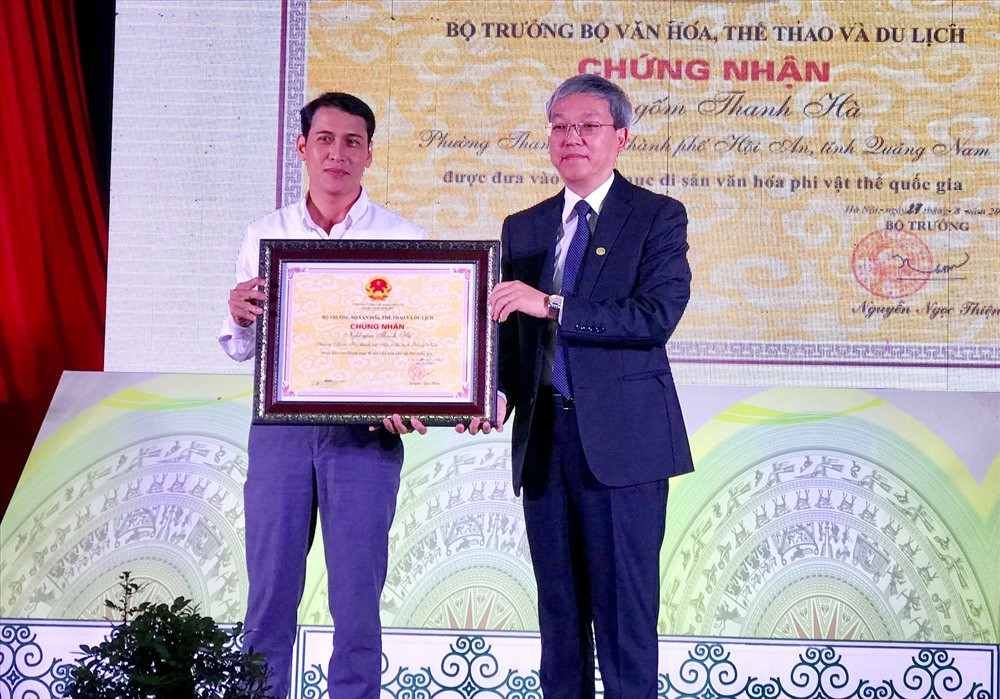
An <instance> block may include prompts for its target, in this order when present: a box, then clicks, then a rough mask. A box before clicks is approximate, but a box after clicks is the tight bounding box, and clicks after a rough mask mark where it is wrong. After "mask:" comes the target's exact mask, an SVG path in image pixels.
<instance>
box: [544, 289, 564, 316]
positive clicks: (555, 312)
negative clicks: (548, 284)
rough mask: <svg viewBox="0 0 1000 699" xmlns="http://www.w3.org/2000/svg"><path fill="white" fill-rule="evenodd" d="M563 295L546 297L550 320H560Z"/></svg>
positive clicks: (546, 307)
mask: <svg viewBox="0 0 1000 699" xmlns="http://www.w3.org/2000/svg"><path fill="white" fill-rule="evenodd" d="M562 307H563V297H562V296H558V295H556V294H552V295H551V296H546V297H545V309H546V310H547V311H548V312H549V320H559V313H560V312H561V311H562Z"/></svg>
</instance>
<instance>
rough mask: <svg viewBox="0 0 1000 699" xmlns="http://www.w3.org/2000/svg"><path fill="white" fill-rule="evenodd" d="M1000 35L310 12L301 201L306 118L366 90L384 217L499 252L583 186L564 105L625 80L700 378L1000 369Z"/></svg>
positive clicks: (511, 13) (338, 6) (879, 26)
mask: <svg viewBox="0 0 1000 699" xmlns="http://www.w3.org/2000/svg"><path fill="white" fill-rule="evenodd" d="M998 21H1000V12H998V10H997V7H996V4H995V3H990V2H976V1H973V0H970V1H969V2H870V1H869V0H864V1H860V0H859V1H854V0H837V1H836V2H833V1H831V2H819V1H817V2H739V1H736V2H727V3H705V2H689V1H687V0H666V1H662V2H614V3H611V2H604V3H601V2H552V1H534V0H525V1H521V2H509V3H504V4H503V5H502V6H501V7H500V8H498V6H497V5H496V3H490V2H433V3H430V2H417V1H406V0H395V1H394V2H387V3H376V2H323V1H320V0H313V1H311V2H307V1H306V0H287V3H286V21H285V26H286V27H287V28H288V31H287V37H286V42H285V51H286V62H285V65H286V73H285V76H284V77H285V83H284V90H285V99H284V102H283V112H284V120H283V135H282V139H283V144H284V151H283V152H284V157H283V162H282V163H281V166H282V168H283V176H282V177H281V182H280V192H279V194H280V198H281V199H283V200H284V201H285V202H287V201H290V200H293V199H295V198H297V197H298V196H300V195H301V192H302V187H303V183H302V175H301V168H300V165H299V163H298V161H297V159H296V158H295V155H294V150H293V144H294V138H295V136H296V135H297V133H298V124H297V114H296V110H297V108H298V106H300V105H301V104H302V103H303V102H304V101H305V100H307V99H309V98H311V97H313V96H315V95H316V94H318V93H319V92H322V91H324V90H328V89H342V90H349V91H354V92H357V93H358V94H360V95H362V96H364V97H365V98H366V99H368V100H370V102H371V103H372V104H373V105H374V106H375V109H376V112H377V114H378V116H379V119H380V122H379V124H380V125H379V130H380V132H379V135H378V136H377V138H376V143H377V150H376V164H375V167H374V168H373V170H372V172H371V173H370V174H369V175H368V180H367V184H368V186H369V188H370V189H371V190H372V191H373V192H374V193H375V196H376V197H377V198H378V199H381V200H383V201H386V202H387V203H388V204H389V206H390V207H392V208H394V209H396V210H397V211H400V212H402V213H403V214H405V215H407V216H409V217H412V218H414V219H415V220H417V221H418V222H419V223H421V224H422V225H424V226H425V227H426V228H427V229H428V230H429V231H431V233H432V235H433V236H435V237H440V238H492V237H496V236H497V235H498V233H499V230H500V222H501V221H502V219H503V217H504V216H505V215H507V214H509V213H511V212H513V211H516V210H518V209H521V208H524V207H526V206H528V205H530V204H532V203H534V202H536V201H538V200H540V199H541V198H543V197H545V196H549V195H550V194H552V193H555V192H556V191H558V189H559V187H560V184H559V182H558V179H557V177H556V175H555V172H554V170H553V168H552V166H551V165H550V164H549V162H548V157H547V151H546V138H545V130H544V125H545V121H546V119H545V114H544V104H545V101H546V99H547V98H548V96H549V95H550V94H551V92H552V90H553V89H554V88H555V86H556V85H558V83H559V82H560V81H561V80H562V79H564V78H566V77H568V76H570V75H573V74H576V73H581V72H582V73H594V74H599V75H604V76H606V77H608V78H611V79H612V80H615V81H616V82H618V83H619V84H621V85H622V86H623V87H624V88H625V90H626V91H627V92H628V93H629V94H630V96H631V98H632V101H633V103H634V105H635V107H636V118H635V123H634V127H633V129H632V138H631V144H630V146H629V149H628V150H627V151H626V152H625V153H624V154H623V155H622V156H621V158H620V159H619V167H620V169H621V171H622V172H623V174H625V175H626V176H627V177H629V178H630V179H632V180H633V181H635V182H637V183H641V184H643V185H644V186H647V187H649V188H650V189H653V190H656V191H660V192H665V193H668V194H670V195H671V196H674V197H676V198H678V199H680V200H681V201H683V202H684V203H685V204H686V205H687V207H688V212H689V215H690V218H691V225H690V234H691V241H690V242H691V260H692V265H693V270H694V289H693V294H692V301H691V305H690V307H689V308H688V311H687V315H686V316H685V319H684V322H683V323H682V324H681V326H680V328H679V329H678V331H677V333H676V335H675V338H674V340H673V342H672V343H671V355H672V357H673V358H674V359H675V360H679V361H691V362H720V361H732V362H736V363H737V364H745V363H771V364H773V363H789V364H806V365H811V366H812V367H814V373H813V379H812V381H811V383H818V382H820V381H819V380H818V377H823V381H822V383H827V382H832V383H837V382H838V378H837V377H838V376H839V377H841V379H840V381H841V382H842V383H850V381H849V380H848V379H846V378H845V377H847V376H848V370H845V369H844V368H843V366H844V365H849V366H855V367H857V366H864V365H876V366H879V365H882V366H889V367H903V366H923V367H932V368H938V369H941V370H942V371H941V375H945V374H944V370H946V369H947V368H955V367H996V366H997V365H998V364H1000V348H998V344H1000V343H998V340H1000V295H998V294H997V289H998V288H1000V271H998V270H1000V239H998V238H1000V225H998V222H1000V190H998V185H997V181H996V172H997V170H998V168H1000V139H998V132H997V122H996V118H995V117H996V105H997V104H998V103H1000V86H998V85H1000V84H998V82H997V80H996V75H995V67H996V60H995V58H996V55H997V52H998V50H1000V34H998V32H997V25H998ZM831 365H833V366H831ZM838 365H839V366H838ZM991 375H992V374H987V379H989V378H990V376H991ZM890 376H891V375H890ZM992 376H993V379H992V380H993V382H994V383H995V382H996V378H995V375H992ZM896 377H897V378H896V383H897V385H899V384H901V383H904V382H903V381H902V379H901V378H900V374H898V373H897V374H896ZM889 381H890V382H892V379H891V378H890V379H889Z"/></svg>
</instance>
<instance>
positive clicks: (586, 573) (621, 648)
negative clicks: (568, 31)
mask: <svg viewBox="0 0 1000 699" xmlns="http://www.w3.org/2000/svg"><path fill="white" fill-rule="evenodd" d="M547 114H548V121H549V124H548V133H549V156H550V158H551V160H552V164H553V165H555V167H556V170H558V171H559V174H560V175H561V176H562V179H563V182H564V183H565V185H566V188H565V189H564V190H563V191H561V192H560V193H559V194H557V195H556V196H554V197H552V198H551V199H547V200H545V201H543V202H541V203H540V204H537V205H535V206H533V207H531V208H530V209H527V210H526V211H522V212H520V213H516V214H514V215H512V216H510V217H508V218H507V220H506V221H505V222H504V226H503V235H502V243H501V244H502V253H501V268H502V271H503V279H504V281H502V282H501V283H500V284H498V285H497V286H496V287H495V288H494V290H493V299H492V307H491V311H492V316H493V318H494V319H496V320H499V321H501V326H500V385H501V387H502V389H503V392H504V394H505V396H506V404H507V405H509V406H510V407H511V408H512V409H514V411H515V415H514V429H513V437H512V443H513V478H514V490H515V492H519V491H521V490H522V489H523V501H524V515H525V522H526V527H527V534H528V543H529V545H530V548H531V559H532V563H533V566H534V570H535V578H536V580H537V583H538V620H539V628H540V630H541V638H542V659H541V683H542V689H543V692H544V694H545V699H562V698H564V697H565V698H567V699H570V698H571V699H579V698H580V697H593V696H594V691H595V690H594V636H595V635H596V642H597V659H598V664H599V665H600V668H601V679H602V681H603V684H604V696H605V697H608V699H619V698H621V699H633V698H636V699H638V698H642V699H646V698H650V699H652V698H654V697H656V687H657V634H656V621H657V614H658V611H659V602H660V599H659V595H660V580H659V555H660V547H661V545H662V542H663V531H664V521H665V517H666V505H667V479H668V478H669V477H670V476H673V475H677V474H680V473H685V472H687V471H690V470H691V469H692V462H691V452H690V449H689V447H688V440H687V433H686V431H685V429H684V421H683V418H682V416H681V409H680V404H679V403H678V401H677V394H676V391H675V390H674V383H673V378H672V376H671V373H670V365H669V363H668V361H667V354H666V351H665V349H664V345H665V343H666V341H667V338H669V337H670V335H671V333H672V332H673V331H674V328H675V327H677V323H678V322H679V321H680V319H681V315H682V314H683V313H684V308H685V306H686V305H687V301H688V297H689V294H690V280H691V271H690V268H689V266H688V262H687V258H686V254H687V250H688V245H687V214H686V212H685V210H684V206H683V205H682V204H681V203H680V202H678V201H676V200H675V199H671V198H670V197H667V196H663V195H660V194H654V193H653V192H650V191H648V190H645V189H642V188H641V187H636V186H633V185H632V184H630V183H629V182H628V181H627V180H626V179H624V178H623V177H622V176H621V175H620V174H619V173H618V172H617V171H616V170H615V169H614V168H615V161H616V159H617V157H618V154H619V153H620V152H621V151H622V150H623V149H624V148H625V145H626V143H627V142H628V136H629V125H630V124H631V120H632V106H631V104H630V103H629V100H628V97H627V96H626V95H625V93H624V92H622V90H621V89H620V88H618V87H617V86H616V85H614V84H613V83H611V82H609V81H607V80H605V79H604V78H601V77H598V76H595V75H577V76H575V77H572V78H570V79H569V80H567V81H565V82H564V83H563V84H562V85H560V86H559V88H558V89H557V90H556V91H555V93H554V94H553V95H552V98H551V99H550V100H549V102H548V105H547ZM505 411H506V410H505V407H501V410H500V412H501V414H503V413H504V412H505ZM470 427H471V429H472V431H475V430H476V429H477V428H479V429H488V428H489V426H488V425H482V426H480V425H471V426H470ZM592 628H593V632H592V631H591V629H592Z"/></svg>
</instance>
